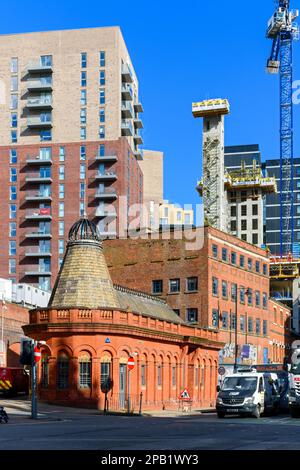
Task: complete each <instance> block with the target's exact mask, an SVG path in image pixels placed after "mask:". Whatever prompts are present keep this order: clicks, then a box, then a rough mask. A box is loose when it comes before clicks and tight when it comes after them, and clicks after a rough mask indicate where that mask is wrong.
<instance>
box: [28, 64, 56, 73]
mask: <svg viewBox="0 0 300 470" xmlns="http://www.w3.org/2000/svg"><path fill="white" fill-rule="evenodd" d="M27 72H28V73H41V72H48V73H52V72H53V68H52V64H50V63H47V64H43V63H42V62H41V61H31V62H29V64H28V65H27Z"/></svg>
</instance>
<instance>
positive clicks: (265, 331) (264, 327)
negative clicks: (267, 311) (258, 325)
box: [263, 320, 268, 336]
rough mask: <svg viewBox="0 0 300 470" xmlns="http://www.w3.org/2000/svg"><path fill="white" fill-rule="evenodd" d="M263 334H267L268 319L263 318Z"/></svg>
mask: <svg viewBox="0 0 300 470" xmlns="http://www.w3.org/2000/svg"><path fill="white" fill-rule="evenodd" d="M263 335H264V336H267V335H268V321H267V320H263Z"/></svg>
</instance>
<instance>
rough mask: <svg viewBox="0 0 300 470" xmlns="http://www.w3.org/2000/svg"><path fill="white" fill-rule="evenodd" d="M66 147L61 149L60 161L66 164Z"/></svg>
mask: <svg viewBox="0 0 300 470" xmlns="http://www.w3.org/2000/svg"><path fill="white" fill-rule="evenodd" d="M65 156H66V153H65V147H59V161H60V162H64V161H65Z"/></svg>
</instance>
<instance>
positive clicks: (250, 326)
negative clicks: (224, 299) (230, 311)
mask: <svg viewBox="0 0 300 470" xmlns="http://www.w3.org/2000/svg"><path fill="white" fill-rule="evenodd" d="M248 333H253V318H252V317H249V318H248Z"/></svg>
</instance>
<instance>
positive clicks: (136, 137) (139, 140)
mask: <svg viewBox="0 0 300 470" xmlns="http://www.w3.org/2000/svg"><path fill="white" fill-rule="evenodd" d="M133 138H134V141H135V143H136V144H138V145H142V144H143V142H144V141H143V138H142V136H141V134H140V133H139V132H135V134H134V136H133Z"/></svg>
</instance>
